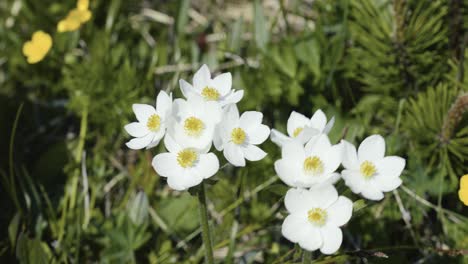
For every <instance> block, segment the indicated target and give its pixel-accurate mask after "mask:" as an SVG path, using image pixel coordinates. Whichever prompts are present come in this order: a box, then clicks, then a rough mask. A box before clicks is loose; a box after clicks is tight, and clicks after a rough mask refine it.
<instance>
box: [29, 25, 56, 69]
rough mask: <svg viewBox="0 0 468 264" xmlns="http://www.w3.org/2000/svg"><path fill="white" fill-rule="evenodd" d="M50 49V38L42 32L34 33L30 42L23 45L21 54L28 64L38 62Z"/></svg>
mask: <svg viewBox="0 0 468 264" xmlns="http://www.w3.org/2000/svg"><path fill="white" fill-rule="evenodd" d="M51 47H52V38H51V37H50V35H49V34H47V33H45V32H44V31H41V30H39V31H36V32H34V34H33V35H32V38H31V40H30V41H27V42H26V43H24V45H23V54H24V56H26V58H27V60H28V63H29V64H34V63H38V62H40V61H41V60H42V59H43V58H44V57H45V55H46V54H47V52H49V50H50V48H51Z"/></svg>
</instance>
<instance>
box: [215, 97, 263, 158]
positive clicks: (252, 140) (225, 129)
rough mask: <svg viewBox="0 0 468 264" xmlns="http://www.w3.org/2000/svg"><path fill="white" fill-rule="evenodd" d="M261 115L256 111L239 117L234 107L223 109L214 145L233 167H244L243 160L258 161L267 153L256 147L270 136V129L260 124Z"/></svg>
mask: <svg viewBox="0 0 468 264" xmlns="http://www.w3.org/2000/svg"><path fill="white" fill-rule="evenodd" d="M262 119H263V114H262V113H260V112H256V111H247V112H244V113H243V114H242V115H241V116H240V117H239V110H238V109H237V106H236V105H231V106H229V107H228V108H227V109H225V114H224V119H223V121H222V122H221V123H220V124H219V125H218V126H217V131H216V136H215V139H214V144H215V147H216V149H217V150H219V151H221V150H224V151H223V153H224V157H226V159H227V160H228V161H229V163H231V164H232V165H234V166H237V167H243V166H245V160H250V161H258V160H261V159H263V158H264V157H265V156H266V155H267V153H266V152H265V151H263V150H262V149H260V148H259V147H257V146H256V145H259V144H261V143H263V142H264V141H265V140H266V139H267V138H268V136H269V134H270V128H269V127H268V126H266V125H263V124H262Z"/></svg>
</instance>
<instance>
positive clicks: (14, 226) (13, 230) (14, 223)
mask: <svg viewBox="0 0 468 264" xmlns="http://www.w3.org/2000/svg"><path fill="white" fill-rule="evenodd" d="M20 220H21V214H20V212H17V213H16V214H15V216H14V217H13V219H12V220H11V222H10V225H9V226H8V236H9V237H10V242H11V245H12V247H13V248H14V247H15V245H16V237H17V234H18V228H19V224H20Z"/></svg>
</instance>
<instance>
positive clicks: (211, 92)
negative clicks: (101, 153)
mask: <svg viewBox="0 0 468 264" xmlns="http://www.w3.org/2000/svg"><path fill="white" fill-rule="evenodd" d="M179 84H180V89H181V92H182V94H183V96H184V97H185V99H183V98H177V99H175V100H173V99H172V94H170V95H168V94H167V93H166V92H164V91H161V92H160V93H159V94H158V96H157V99H156V107H153V106H151V105H145V104H134V105H133V111H134V113H135V116H136V118H137V120H138V122H134V123H131V124H128V125H126V126H125V130H126V131H127V132H128V134H130V135H131V136H132V137H135V138H134V139H132V140H130V141H129V142H127V146H128V147H129V148H131V149H143V148H151V147H154V146H156V145H158V144H159V142H160V141H161V139H162V138H163V137H164V145H165V147H166V149H167V151H168V152H166V153H161V154H158V155H156V156H155V157H154V159H153V162H152V165H153V167H154V169H155V170H156V172H157V173H158V174H159V175H160V176H162V177H166V178H167V183H168V185H169V186H170V187H171V188H172V189H175V190H186V189H188V188H190V187H193V186H196V185H198V184H200V183H201V182H202V181H203V179H207V178H209V177H211V176H213V175H215V174H216V172H217V171H218V170H219V160H218V157H217V156H216V155H215V154H214V153H212V152H210V150H211V147H212V143H214V145H215V148H216V149H217V150H218V151H221V150H223V154H224V156H225V158H226V159H227V161H228V162H229V163H231V164H232V165H234V166H237V167H242V166H245V164H246V163H245V160H249V161H258V160H261V159H263V158H264V157H265V156H266V153H265V152H264V151H263V150H261V149H260V148H259V147H258V146H257V145H259V144H261V143H263V142H264V141H265V140H266V139H267V138H268V136H269V135H270V128H269V127H268V126H266V125H263V124H262V119H263V114H262V113H260V112H255V111H248V112H245V113H243V114H242V115H240V116H239V111H238V110H237V106H236V103H238V102H239V101H240V100H241V99H242V97H243V96H244V91H242V90H240V91H235V90H233V89H231V87H232V77H231V74H230V73H223V74H220V75H218V76H216V77H215V78H214V79H212V78H211V73H210V70H209V69H208V67H207V66H206V65H203V66H202V67H201V68H200V69H199V70H198V71H197V72H196V73H195V75H194V77H193V84H190V83H188V82H186V81H184V80H180V83H179Z"/></svg>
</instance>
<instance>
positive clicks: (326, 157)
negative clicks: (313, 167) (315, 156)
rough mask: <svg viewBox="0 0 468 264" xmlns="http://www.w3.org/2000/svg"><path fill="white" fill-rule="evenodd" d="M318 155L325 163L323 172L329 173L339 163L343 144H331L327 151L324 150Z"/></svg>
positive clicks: (333, 170)
mask: <svg viewBox="0 0 468 264" xmlns="http://www.w3.org/2000/svg"><path fill="white" fill-rule="evenodd" d="M319 157H321V158H322V161H323V163H324V165H325V174H330V173H333V172H335V171H336V169H338V167H339V166H340V164H341V160H342V158H343V146H342V145H341V144H337V145H333V146H332V147H331V148H329V149H328V151H325V152H324V153H323V154H322V155H320V156H319Z"/></svg>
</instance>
